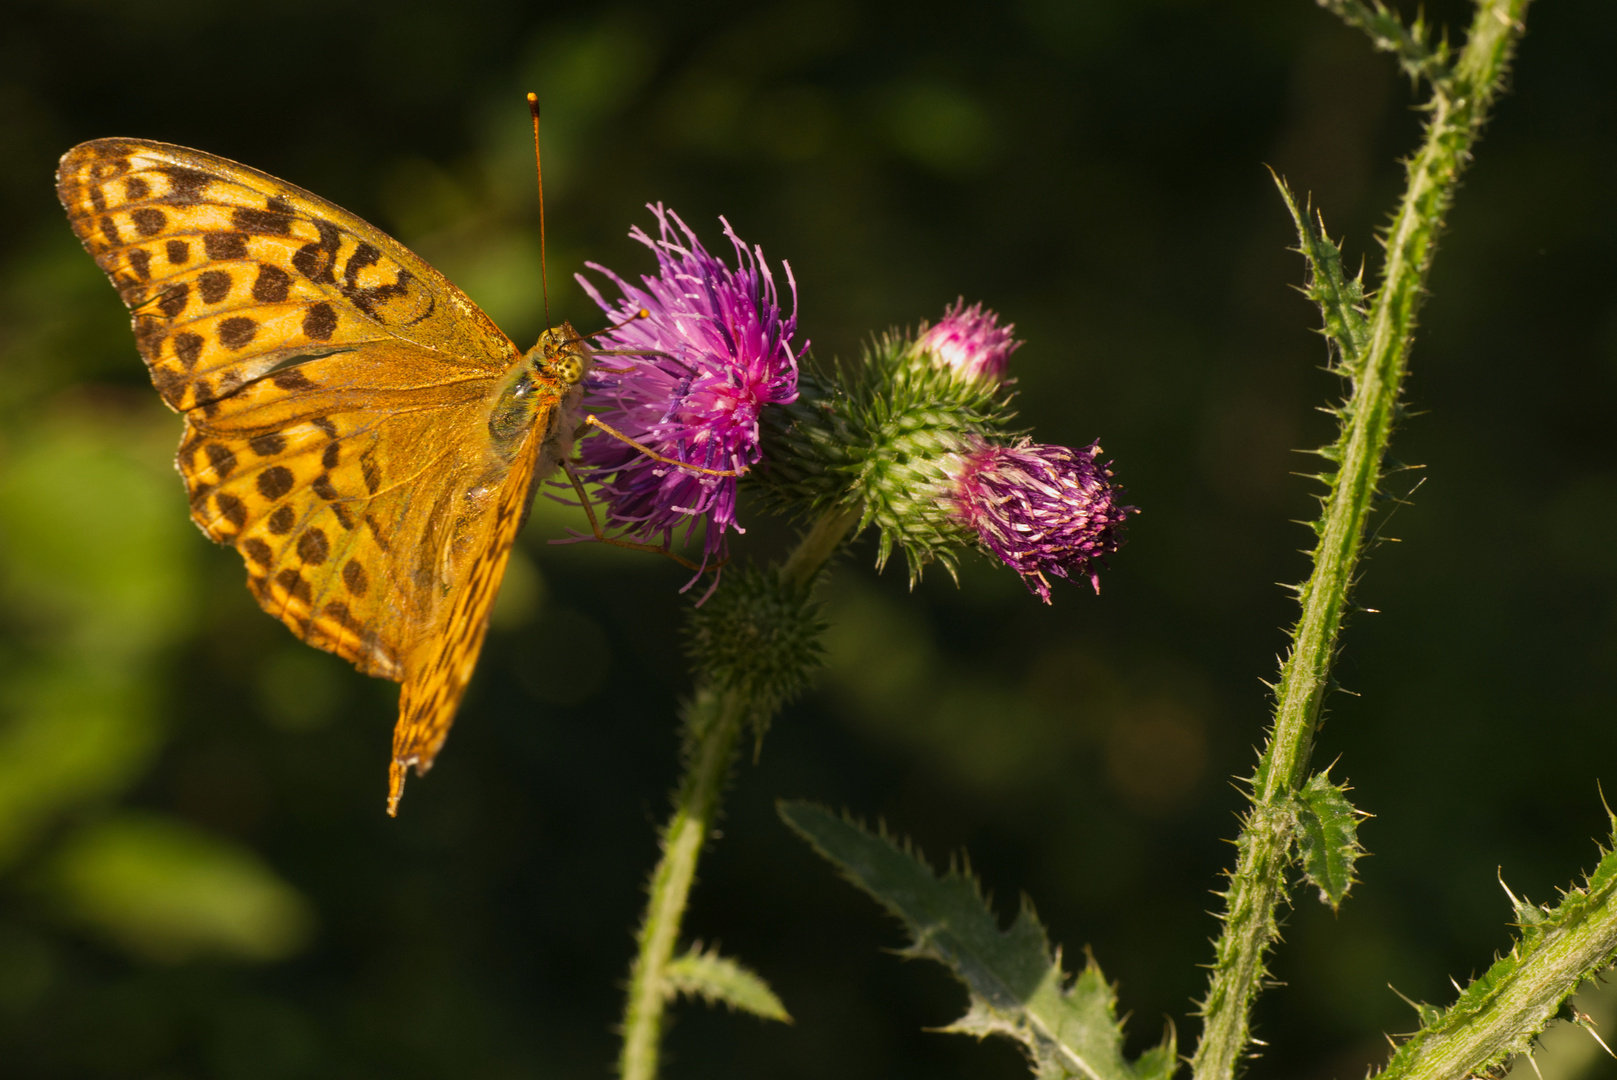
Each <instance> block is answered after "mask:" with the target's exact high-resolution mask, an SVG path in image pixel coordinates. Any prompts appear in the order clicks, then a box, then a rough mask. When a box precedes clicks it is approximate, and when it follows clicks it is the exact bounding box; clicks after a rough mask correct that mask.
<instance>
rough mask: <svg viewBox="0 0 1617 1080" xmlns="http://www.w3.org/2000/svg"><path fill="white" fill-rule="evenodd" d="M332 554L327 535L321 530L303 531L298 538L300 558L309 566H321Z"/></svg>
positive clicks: (309, 529) (310, 529) (308, 529)
mask: <svg viewBox="0 0 1617 1080" xmlns="http://www.w3.org/2000/svg"><path fill="white" fill-rule="evenodd" d="M330 554H331V544H330V543H329V542H328V541H327V540H326V534H325V533H323V532H321V531H320V530H319V529H316V528H313V527H310V528H307V529H304V530H303V535H302V536H299V537H298V558H300V559H302V560H303V561H304V563H306V564H307V565H309V566H319V565H320V564H321V563H323V562H325V561H326V558H327V556H329V555H330Z"/></svg>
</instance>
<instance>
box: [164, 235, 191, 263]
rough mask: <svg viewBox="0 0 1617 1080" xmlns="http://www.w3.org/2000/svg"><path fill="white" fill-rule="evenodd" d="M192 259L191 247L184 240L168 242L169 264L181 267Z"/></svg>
mask: <svg viewBox="0 0 1617 1080" xmlns="http://www.w3.org/2000/svg"><path fill="white" fill-rule="evenodd" d="M190 257H191V246H190V245H189V244H187V243H186V242H185V241H184V240H170V241H169V242H168V264H169V265H170V266H179V265H180V264H181V263H183V262H185V260H187V259H189V258H190Z"/></svg>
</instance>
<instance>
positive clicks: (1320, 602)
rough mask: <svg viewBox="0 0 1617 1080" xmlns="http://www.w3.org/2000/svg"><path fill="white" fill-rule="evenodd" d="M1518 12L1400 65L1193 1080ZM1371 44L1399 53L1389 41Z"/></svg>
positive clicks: (1485, 9)
mask: <svg viewBox="0 0 1617 1080" xmlns="http://www.w3.org/2000/svg"><path fill="white" fill-rule="evenodd" d="M1321 3H1322V6H1324V7H1326V8H1328V9H1330V10H1332V11H1333V12H1336V13H1337V14H1339V15H1341V16H1343V17H1344V18H1345V19H1347V20H1348V21H1349V22H1351V23H1355V24H1357V25H1365V24H1366V23H1367V22H1373V23H1377V24H1379V23H1380V22H1381V21H1382V20H1383V19H1384V17H1385V16H1386V12H1385V11H1384V10H1383V9H1381V8H1380V6H1379V5H1377V6H1376V7H1375V8H1371V7H1369V6H1367V5H1365V4H1363V3H1358V2H1355V0H1321ZM1526 7H1527V0H1478V3H1477V5H1476V16H1475V18H1474V20H1473V21H1472V25H1471V31H1470V35H1469V37H1468V38H1467V40H1466V44H1465V48H1464V50H1463V51H1462V53H1461V54H1460V56H1459V58H1458V60H1457V62H1456V63H1455V64H1454V65H1453V67H1452V68H1440V67H1439V65H1438V64H1437V62H1436V61H1435V60H1434V59H1433V58H1432V56H1431V55H1430V54H1429V53H1428V52H1424V51H1423V52H1422V53H1421V55H1419V56H1418V57H1406V58H1405V59H1406V60H1407V61H1409V62H1410V63H1412V64H1416V65H1418V67H1419V69H1420V71H1421V73H1422V74H1423V75H1425V76H1427V77H1428V78H1429V79H1430V82H1431V84H1432V88H1433V90H1432V96H1431V100H1430V102H1429V104H1428V110H1429V111H1428V119H1427V122H1426V130H1425V137H1424V140H1423V143H1422V145H1421V148H1420V150H1419V151H1418V152H1417V153H1416V155H1415V156H1414V158H1412V159H1411V160H1410V162H1409V163H1408V187H1407V189H1406V191H1405V193H1404V196H1403V199H1402V201H1401V202H1400V204H1399V207H1398V213H1397V216H1396V217H1395V218H1394V220H1393V225H1392V228H1391V230H1390V231H1389V233H1388V236H1387V257H1386V264H1385V266H1384V268H1383V271H1382V287H1381V290H1380V293H1379V295H1378V296H1377V297H1376V301H1375V305H1374V307H1373V309H1372V311H1371V313H1370V335H1369V341H1368V344H1367V346H1366V348H1365V349H1364V352H1363V355H1362V357H1359V358H1352V357H1346V356H1345V357H1344V359H1345V360H1346V361H1347V363H1346V364H1345V367H1346V371H1345V373H1346V374H1348V375H1350V376H1352V377H1353V380H1354V387H1353V394H1352V398H1351V400H1350V401H1349V403H1348V405H1347V406H1346V408H1345V409H1344V410H1343V414H1342V415H1343V417H1344V419H1343V431H1342V437H1341V439H1340V440H1339V442H1338V443H1337V453H1338V455H1339V456H1338V460H1339V462H1340V467H1339V469H1338V471H1337V473H1336V476H1335V478H1334V480H1333V481H1332V484H1331V491H1330V495H1329V497H1328V498H1327V500H1326V505H1325V512H1324V516H1323V518H1322V520H1321V522H1320V532H1319V542H1318V546H1317V547H1316V548H1315V550H1314V569H1313V573H1312V574H1311V575H1310V577H1309V579H1308V581H1307V583H1306V584H1305V585H1304V586H1303V588H1302V590H1301V594H1300V599H1301V602H1302V614H1301V617H1300V618H1299V619H1298V622H1297V626H1296V628H1295V629H1294V630H1293V632H1292V647H1291V651H1290V653H1289V654H1288V655H1287V657H1286V661H1285V663H1284V665H1283V666H1282V668H1281V673H1280V682H1279V685H1278V686H1277V687H1276V695H1275V696H1276V704H1275V713H1274V725H1273V727H1272V729H1271V731H1270V733H1269V741H1268V745H1267V747H1266V748H1265V749H1264V751H1263V754H1262V757H1261V758H1260V760H1259V763H1258V768H1257V773H1256V774H1255V776H1254V777H1253V782H1252V792H1251V798H1252V808H1251V810H1250V812H1249V813H1248V815H1247V817H1246V819H1245V822H1244V824H1243V828H1242V831H1241V835H1240V837H1239V839H1238V840H1237V859H1236V866H1235V868H1234V870H1233V871H1231V873H1230V883H1229V886H1230V887H1229V890H1228V892H1226V893H1225V894H1224V899H1225V910H1224V914H1223V923H1224V928H1223V932H1222V934H1221V935H1220V937H1219V939H1218V941H1217V942H1216V943H1215V946H1214V949H1215V962H1214V964H1213V971H1212V975H1211V977H1210V980H1209V985H1208V991H1207V996H1206V998H1205V999H1204V1000H1203V1002H1202V1016H1203V1019H1204V1026H1203V1029H1202V1035H1201V1040H1200V1042H1199V1043H1198V1045H1197V1047H1196V1053H1195V1055H1194V1057H1193V1058H1192V1059H1191V1067H1192V1069H1193V1072H1194V1076H1195V1080H1230V1078H1232V1077H1233V1076H1234V1075H1235V1066H1236V1062H1237V1061H1238V1060H1240V1057H1241V1055H1242V1054H1243V1053H1244V1052H1245V1050H1246V1047H1247V1045H1248V1044H1249V1043H1250V1041H1251V1028H1250V1015H1251V1009H1252V1004H1253V1002H1254V1000H1255V999H1256V998H1257V995H1258V992H1259V990H1260V989H1261V987H1262V984H1263V980H1264V976H1265V966H1264V961H1265V956H1266V954H1267V952H1268V950H1269V948H1270V946H1271V945H1272V944H1273V943H1274V941H1275V939H1276V938H1277V937H1278V925H1277V921H1276V911H1277V909H1278V908H1279V905H1280V903H1281V902H1282V901H1283V900H1284V899H1285V897H1286V895H1287V888H1286V872H1287V870H1288V868H1289V867H1290V865H1291V851H1292V844H1293V842H1294V840H1293V829H1292V826H1291V821H1292V811H1291V803H1292V798H1293V796H1294V794H1295V792H1296V791H1297V789H1298V788H1299V787H1300V786H1301V785H1302V783H1303V782H1304V781H1305V780H1306V779H1307V773H1308V765H1309V758H1310V755H1311V753H1312V750H1313V742H1314V732H1315V728H1316V726H1317V724H1318V721H1319V710H1320V703H1321V701H1322V700H1323V698H1324V696H1325V692H1326V689H1327V687H1328V685H1329V681H1330V672H1331V661H1332V658H1333V657H1334V655H1335V651H1336V642H1337V637H1338V634H1339V632H1340V630H1341V625H1342V616H1343V613H1344V611H1345V609H1346V605H1347V595H1348V590H1349V588H1350V586H1351V584H1352V582H1353V579H1354V575H1355V573H1356V571H1357V568H1358V565H1359V558H1360V555H1361V553H1362V549H1363V544H1364V534H1365V522H1366V520H1367V519H1368V517H1369V514H1370V509H1371V503H1372V500H1373V498H1374V496H1375V493H1376V490H1377V486H1378V484H1379V481H1380V479H1381V462H1382V456H1383V454H1384V453H1385V451H1386V448H1387V442H1388V439H1389V438H1390V436H1391V434H1392V428H1393V422H1394V419H1395V417H1396V411H1397V402H1398V395H1399V390H1400V388H1401V386H1402V384H1403V378H1404V372H1405V368H1406V363H1407V360H1408V355H1409V344H1410V336H1411V333H1412V331H1413V329H1414V324H1415V315H1416V312H1417V310H1418V308H1419V305H1420V300H1421V298H1422V297H1423V295H1424V294H1425V282H1426V277H1427V274H1428V271H1429V269H1430V266H1431V259H1432V253H1433V250H1434V247H1435V243H1436V239H1437V235H1438V231H1439V228H1440V226H1441V224H1442V218H1443V214H1444V212H1445V211H1446V210H1447V208H1448V206H1449V204H1450V201H1451V200H1452V198H1453V194H1454V187H1455V182H1456V180H1457V179H1458V177H1459V174H1460V172H1461V170H1462V168H1463V167H1464V165H1465V164H1466V163H1467V162H1468V161H1469V158H1470V151H1471V147H1472V145H1473V144H1474V143H1475V141H1476V138H1477V135H1478V133H1479V131H1480V130H1481V127H1482V124H1483V121H1484V119H1485V118H1486V116H1487V112H1488V107H1489V105H1490V104H1491V103H1492V101H1493V98H1494V96H1495V95H1496V93H1497V92H1498V89H1499V85H1500V82H1501V80H1502V78H1503V76H1504V72H1505V68H1506V65H1507V62H1508V60H1509V56H1510V52H1511V48H1512V46H1513V45H1514V43H1515V41H1516V39H1517V38H1518V37H1519V36H1520V33H1521V28H1522V25H1521V19H1522V16H1523V14H1524V12H1525V10H1526ZM1375 40H1376V43H1377V45H1378V46H1380V47H1382V48H1386V49H1389V50H1403V47H1404V42H1403V40H1402V39H1399V38H1397V37H1389V36H1378V37H1376V39H1375Z"/></svg>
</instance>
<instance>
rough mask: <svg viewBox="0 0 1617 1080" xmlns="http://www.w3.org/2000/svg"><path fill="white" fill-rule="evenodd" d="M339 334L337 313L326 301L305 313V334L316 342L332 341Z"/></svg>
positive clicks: (312, 306) (313, 305)
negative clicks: (332, 336)
mask: <svg viewBox="0 0 1617 1080" xmlns="http://www.w3.org/2000/svg"><path fill="white" fill-rule="evenodd" d="M336 332H337V313H336V312H335V311H333V310H332V307H331V305H330V304H328V303H326V302H325V301H324V300H322V301H320V303H318V304H311V305H310V306H309V310H308V311H305V312H304V313H303V333H304V335H305V336H307V337H310V338H313V339H314V340H315V341H330V340H331V335H332V334H334V333H336Z"/></svg>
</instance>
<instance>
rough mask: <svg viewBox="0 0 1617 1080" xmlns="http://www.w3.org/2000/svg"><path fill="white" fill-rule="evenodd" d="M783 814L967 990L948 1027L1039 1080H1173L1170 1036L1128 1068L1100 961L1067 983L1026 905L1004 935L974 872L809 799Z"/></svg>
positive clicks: (916, 949)
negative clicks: (949, 865) (1001, 1049)
mask: <svg viewBox="0 0 1617 1080" xmlns="http://www.w3.org/2000/svg"><path fill="white" fill-rule="evenodd" d="M779 810H780V815H781V817H782V818H784V819H785V820H786V823H787V824H788V825H790V826H791V827H792V828H793V829H795V830H796V831H797V832H798V833H799V834H800V835H801V836H802V837H803V838H804V839H805V840H807V841H808V842H809V843H810V844H812V845H813V846H814V849H815V850H816V851H818V852H819V853H820V854H821V855H823V856H825V857H826V858H827V859H828V860H830V861H831V862H832V863H834V864H835V865H836V866H837V868H838V869H840V870H841V871H842V873H843V875H844V876H845V877H847V878H848V880H849V881H851V882H853V883H854V884H855V885H857V886H859V887H860V888H861V889H863V890H864V891H865V892H867V893H869V894H870V895H871V896H872V897H873V898H874V899H875V900H876V901H877V902H878V903H880V904H881V905H882V906H883V907H885V908H886V909H887V910H888V911H890V912H891V913H892V914H894V915H896V916H897V917H898V918H899V920H900V921H902V922H903V924H904V927H905V929H906V930H908V931H909V934H910V939H911V943H910V945H909V947H908V948H907V949H906V950H905V954H906V955H908V956H919V957H925V958H927V959H929V960H935V961H937V962H938V963H940V964H943V965H944V966H946V967H947V968H949V970H950V971H952V972H953V973H954V974H955V976H956V978H958V979H959V980H960V981H961V982H963V983H965V985H966V989H967V991H968V992H969V994H970V1005H969V1007H968V1009H967V1011H966V1015H965V1016H963V1017H961V1018H960V1019H959V1020H957V1021H955V1022H954V1023H953V1024H951V1025H950V1026H949V1027H947V1028H945V1029H943V1030H945V1031H950V1032H956V1033H959V1034H965V1035H975V1036H977V1037H978V1038H983V1037H984V1036H988V1035H1003V1036H1006V1037H1008V1038H1011V1039H1014V1040H1016V1041H1017V1042H1019V1043H1021V1044H1022V1046H1023V1048H1024V1049H1025V1050H1026V1052H1027V1055H1028V1059H1029V1064H1030V1065H1031V1067H1032V1068H1033V1071H1034V1074H1035V1075H1036V1076H1038V1077H1039V1078H1040V1080H1067V1078H1078V1077H1082V1078H1083V1080H1169V1078H1170V1077H1171V1076H1172V1075H1173V1073H1174V1070H1175V1069H1176V1067H1177V1065H1178V1056H1177V1053H1176V1050H1175V1044H1174V1036H1173V1030H1172V1028H1171V1027H1170V1028H1169V1030H1168V1032H1167V1033H1166V1034H1165V1036H1164V1038H1163V1042H1162V1044H1161V1045H1160V1046H1159V1047H1157V1048H1156V1049H1154V1050H1151V1051H1148V1052H1146V1053H1145V1054H1143V1055H1141V1056H1140V1058H1139V1059H1138V1060H1137V1061H1136V1062H1134V1063H1132V1064H1131V1063H1130V1062H1129V1061H1128V1060H1127V1059H1126V1058H1125V1057H1124V1056H1123V1031H1122V1025H1121V1024H1120V1023H1119V1022H1118V1020H1117V1013H1116V998H1115V996H1114V995H1113V993H1112V988H1111V986H1110V985H1109V984H1108V983H1107V982H1106V979H1105V977H1104V976H1102V974H1101V971H1100V968H1099V967H1098V966H1097V965H1096V964H1095V961H1094V958H1093V957H1088V958H1087V963H1086V964H1085V966H1084V970H1083V971H1082V972H1081V973H1080V974H1079V975H1078V977H1077V979H1076V980H1072V981H1071V983H1070V985H1069V980H1068V976H1067V974H1066V973H1065V972H1064V971H1062V969H1061V955H1060V953H1059V951H1057V952H1055V953H1052V951H1051V948H1050V942H1049V939H1048V938H1047V937H1046V936H1045V932H1044V927H1043V926H1041V925H1040V923H1039V920H1038V917H1037V916H1036V915H1034V913H1033V909H1032V907H1031V905H1029V904H1028V903H1027V902H1026V901H1025V900H1024V902H1023V904H1022V909H1021V911H1020V912H1019V913H1018V914H1017V917H1016V920H1015V921H1014V922H1013V923H1012V924H1011V926H1010V929H1008V930H1001V929H1000V925H999V920H998V918H997V917H996V916H995V915H994V913H993V911H992V910H990V908H989V907H988V904H987V902H986V901H985V900H984V898H983V895H982V891H981V890H980V889H979V887H978V885H977V882H976V880H975V879H973V878H972V877H971V875H970V873H969V871H963V870H959V869H951V870H950V871H949V872H948V873H946V874H944V875H943V876H942V877H938V876H937V875H936V874H934V873H933V871H932V869H931V868H930V867H929V866H927V864H926V863H925V862H923V861H922V860H921V859H920V858H919V857H918V856H916V855H915V854H914V853H913V852H911V851H910V850H908V847H907V845H906V846H900V845H899V844H896V843H894V842H893V841H892V840H891V839H889V838H888V837H887V836H885V835H876V834H873V833H871V832H869V831H868V830H866V829H864V828H863V827H861V826H860V825H858V824H855V823H854V822H852V821H848V820H846V819H844V818H841V817H838V816H837V815H835V814H833V813H831V812H830V811H828V810H825V809H822V808H820V807H816V806H811V805H809V804H807V803H800V802H798V803H781V804H780V805H779Z"/></svg>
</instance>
